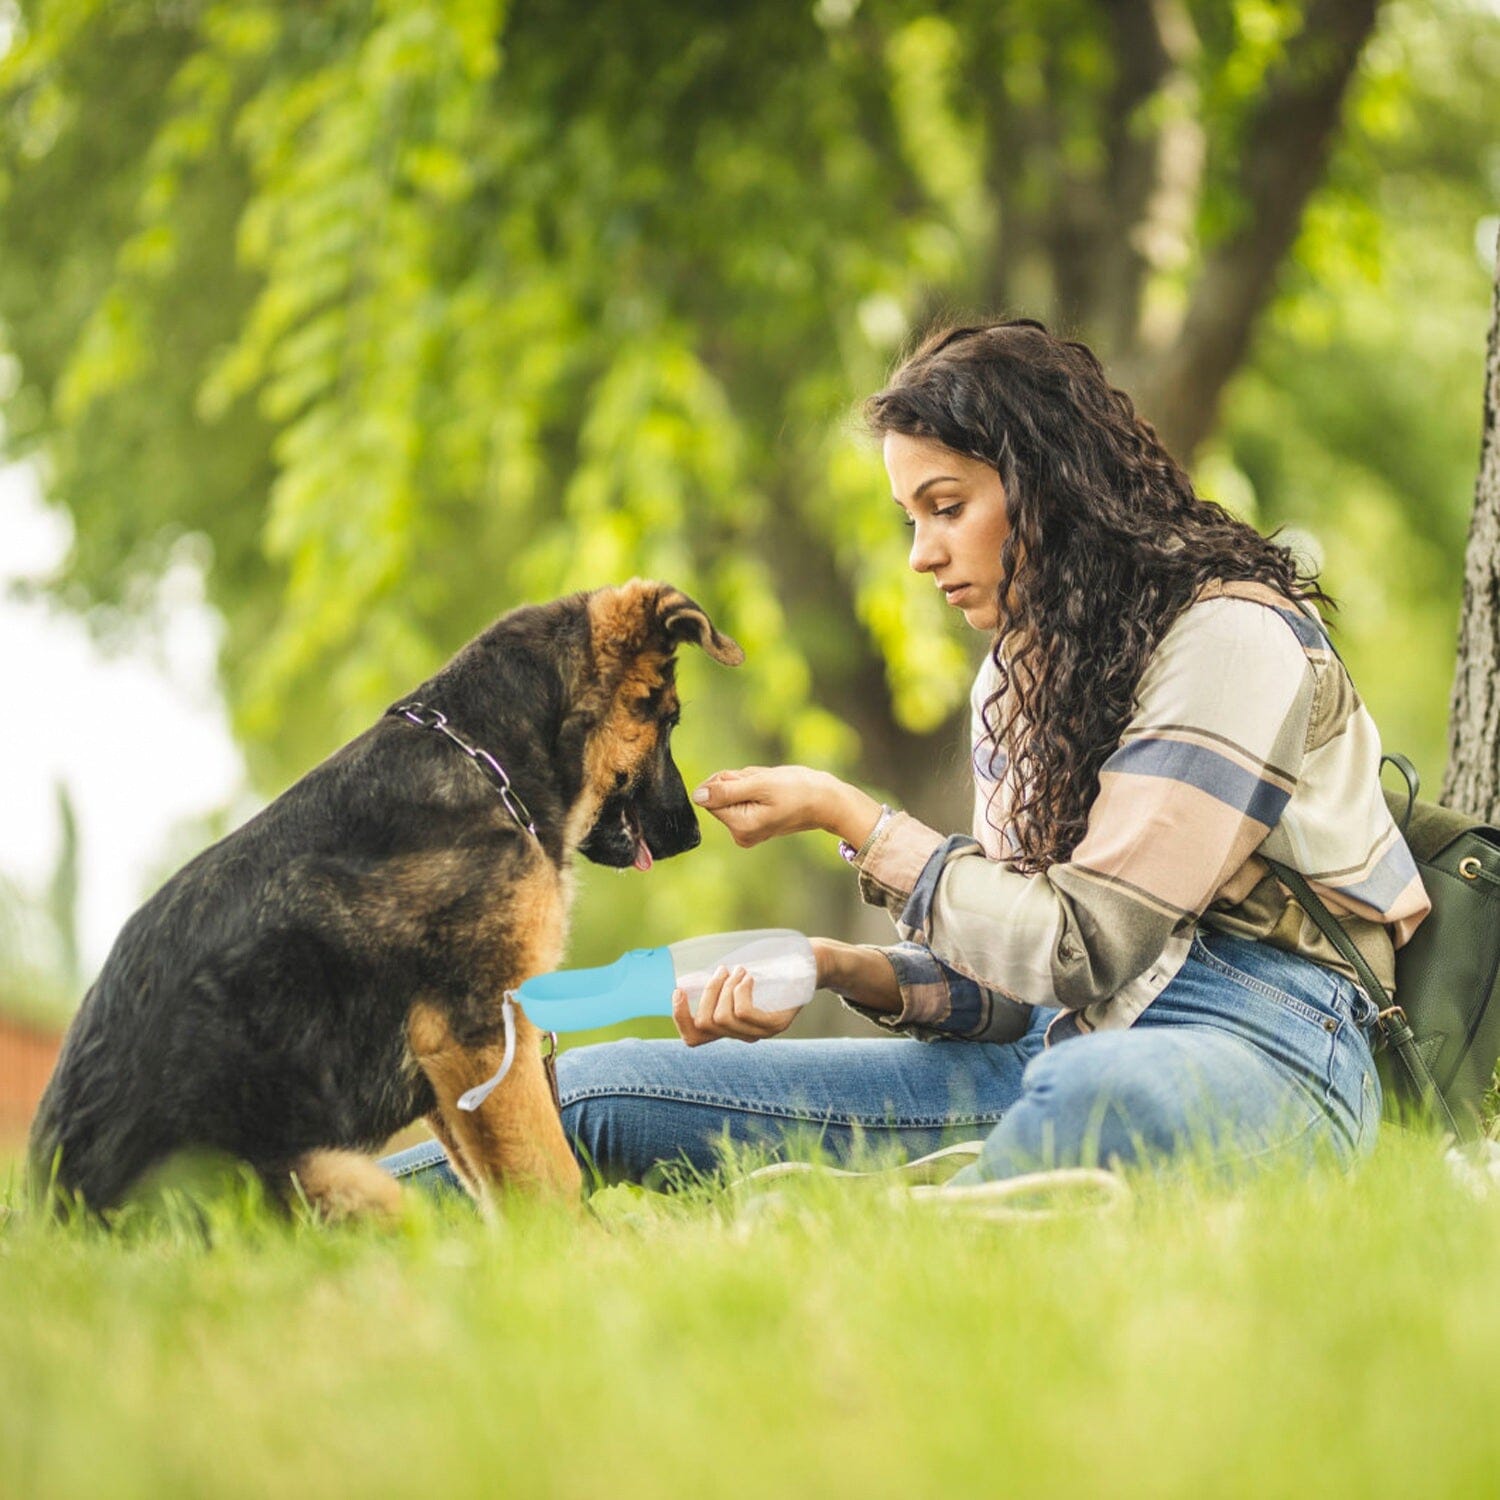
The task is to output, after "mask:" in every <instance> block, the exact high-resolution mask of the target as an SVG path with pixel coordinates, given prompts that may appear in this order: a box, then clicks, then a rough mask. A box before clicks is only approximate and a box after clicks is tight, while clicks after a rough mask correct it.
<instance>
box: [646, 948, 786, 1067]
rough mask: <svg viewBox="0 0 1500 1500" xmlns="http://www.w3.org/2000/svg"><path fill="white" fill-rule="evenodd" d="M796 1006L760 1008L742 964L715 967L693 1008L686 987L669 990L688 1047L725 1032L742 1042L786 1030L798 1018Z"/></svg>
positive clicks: (680, 1033)
mask: <svg viewBox="0 0 1500 1500" xmlns="http://www.w3.org/2000/svg"><path fill="white" fill-rule="evenodd" d="M799 1008H800V1007H796V1006H794V1007H793V1008H792V1009H791V1010H761V1009H760V1008H759V1007H758V1006H757V1005H756V1004H755V981H754V979H752V978H751V976H750V975H749V974H748V973H747V972H746V971H745V967H744V965H743V964H741V965H740V966H739V967H738V968H735V969H725V968H722V967H721V968H720V969H718V970H717V971H716V972H715V973H714V975H713V976H712V977H711V978H710V979H709V981H708V983H707V984H706V985H704V987H703V994H702V995H701V996H700V997H699V1000H698V1007H697V1010H696V1011H694V1010H693V1008H692V1007H690V1006H689V1005H688V999H687V991H686V990H673V991H672V1020H673V1021H674V1022H675V1023H676V1025H677V1034H678V1035H679V1036H680V1037H681V1038H682V1039H683V1041H685V1042H686V1043H687V1044H688V1046H689V1047H701V1046H702V1045H703V1044H704V1042H716V1041H718V1040H719V1038H720V1037H726V1036H732V1037H734V1038H735V1040H736V1041H741V1042H761V1041H764V1040H765V1039H766V1038H767V1037H768V1036H778V1035H779V1034H780V1033H781V1032H783V1031H785V1030H786V1029H787V1027H788V1026H790V1025H791V1024H792V1022H793V1021H795V1020H796V1019H797V1011H798V1009H799Z"/></svg>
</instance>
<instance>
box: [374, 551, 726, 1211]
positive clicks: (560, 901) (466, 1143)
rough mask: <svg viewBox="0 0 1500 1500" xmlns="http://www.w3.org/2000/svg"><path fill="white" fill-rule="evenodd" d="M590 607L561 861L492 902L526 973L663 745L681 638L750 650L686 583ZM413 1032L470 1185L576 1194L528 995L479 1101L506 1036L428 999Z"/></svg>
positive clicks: (437, 878) (414, 888) (545, 962)
mask: <svg viewBox="0 0 1500 1500" xmlns="http://www.w3.org/2000/svg"><path fill="white" fill-rule="evenodd" d="M587 607H588V613H589V627H590V634H591V644H592V648H593V649H592V655H593V661H592V662H591V664H590V674H589V675H590V681H588V682H587V683H584V684H580V685H579V690H578V692H577V694H576V697H575V708H576V710H577V711H580V712H583V713H585V714H586V715H587V716H588V718H589V719H590V720H591V721H592V724H593V728H592V729H591V731H590V733H589V737H588V741H587V743H586V745H585V747H584V756H583V778H582V781H583V785H582V790H581V792H580V794H579V796H578V798H577V800H576V801H575V802H574V804H573V806H572V807H571V808H569V810H568V813H567V818H566V822H565V825H564V829H563V847H564V861H563V867H562V869H561V870H554V869H553V868H552V867H551V866H550V865H548V866H546V867H541V868H538V869H536V870H534V871H529V872H528V873H527V874H526V875H524V876H522V877H520V878H519V879H517V880H516V881H515V882H513V883H512V885H511V886H510V888H509V890H508V892H507V897H506V900H505V902H504V904H503V905H502V906H500V907H498V908H497V909H496V911H495V914H494V920H495V922H496V923H497V924H499V925H498V927H497V932H496V937H497V940H498V939H499V938H500V937H501V936H502V935H503V936H508V937H509V938H510V940H511V941H512V942H513V941H514V940H515V936H516V935H517V934H520V933H524V934H527V935H528V938H529V941H528V943H527V945H526V947H525V950H524V952H523V953H522V954H521V955H519V960H518V962H519V968H520V972H519V973H517V975H516V978H515V980H514V983H515V984H517V985H519V984H520V983H521V982H522V981H523V980H524V979H525V978H527V977H528V976H529V975H532V974H540V973H547V972H549V971H550V970H552V969H555V968H557V967H558V965H559V964H560V963H561V962H562V956H563V951H564V948H565V945H566V941H567V917H568V906H569V898H570V896H571V874H570V871H569V868H568V859H569V857H571V855H572V853H573V851H574V850H576V849H577V848H578V847H579V845H580V844H581V843H582V842H583V840H584V839H585V838H586V837H587V835H588V832H589V830H590V829H591V828H592V827H593V826H594V823H595V822H596V821H597V819H598V815H599V809H600V808H601V807H602V806H603V805H604V803H605V801H606V800H607V799H608V798H609V796H610V795H611V794H612V792H613V791H614V790H615V786H616V782H617V778H618V776H619V775H620V774H621V773H623V774H624V776H625V778H626V779H627V781H631V780H634V779H635V777H636V775H637V773H638V772H639V771H640V770H641V768H642V766H643V765H644V763H645V762H646V761H647V760H648V759H649V758H650V757H651V755H652V754H653V753H654V752H655V750H656V747H657V744H658V741H659V739H660V737H661V733H662V727H661V726H662V722H663V720H665V719H666V718H668V717H670V715H671V714H672V712H673V710H674V709H675V708H676V706H677V701H678V700H677V693H676V690H675V686H674V684H673V682H672V664H673V661H674V658H675V651H676V646H677V644H678V642H679V641H680V640H682V639H687V638H688V637H689V635H691V636H692V638H693V639H695V640H696V642H697V644H699V645H701V646H702V647H703V649H704V650H705V651H707V652H708V653H709V654H710V655H711V656H713V657H714V658H715V659H716V660H718V661H721V662H725V663H727V664H729V665H731V666H737V665H739V663H740V662H742V661H743V660H744V652H742V651H741V650H740V648H739V647H738V646H737V645H736V644H735V643H734V642H733V641H732V640H730V639H729V638H728V637H727V636H724V635H721V634H720V633H719V632H718V631H717V630H716V629H714V627H713V625H712V624H711V623H710V622H709V619H708V616H707V615H706V614H704V612H703V611H702V610H701V609H700V608H699V607H698V606H697V605H696V604H694V603H693V601H692V600H691V599H689V598H688V596H687V595H686V594H684V593H682V592H681V591H680V590H678V589H673V588H668V587H666V586H664V585H662V584H659V583H653V582H649V581H647V580H645V579H639V578H636V579H632V580H631V581H630V582H629V583H626V584H623V585H622V586H621V587H619V588H607V589H599V590H596V591H595V592H594V593H592V594H590V595H589V596H588V604H587ZM648 700H650V702H651V703H652V704H653V705H654V707H653V708H652V709H651V710H650V711H649V712H648V711H644V705H645V704H646V703H647V701H648ZM452 873H453V874H454V875H458V874H460V873H461V872H460V871H458V870H454V871H453V872H452ZM398 889H399V890H400V893H401V895H404V896H406V897H408V898H409V899H410V900H411V902H412V903H413V904H414V905H415V906H416V907H417V908H421V907H422V906H423V905H424V904H425V901H426V899H427V897H426V892H427V891H429V890H430V891H432V892H434V893H438V892H441V891H442V889H444V880H443V873H442V870H441V868H439V867H427V868H423V867H421V866H416V867H414V868H413V869H411V870H410V871H401V872H399V874H398V878H397V880H396V882H395V884H394V885H393V886H392V887H391V895H392V897H393V898H395V897H396V896H397V892H398ZM497 1013H498V1006H497ZM407 1040H408V1044H409V1046H410V1049H411V1053H412V1056H413V1058H414V1060H415V1063H416V1065H417V1066H418V1067H420V1068H421V1069H422V1071H423V1073H424V1074H425V1075H426V1077H427V1080H428V1082H429V1084H430V1085H431V1086H432V1090H433V1093H434V1094H435V1095H436V1098H437V1108H436V1109H435V1110H434V1111H433V1112H432V1113H431V1114H430V1115H429V1116H428V1123H429V1125H430V1126H431V1128H432V1132H433V1134H434V1135H435V1136H436V1137H437V1139H438V1140H439V1141H440V1142H441V1143H442V1146H443V1149H444V1150H445V1151H447V1153H448V1156H449V1158H450V1159H451V1160H452V1162H453V1164H454V1168H455V1170H456V1171H457V1172H458V1174H459V1177H460V1178H461V1180H463V1182H464V1183H465V1185H466V1186H467V1187H468V1188H469V1191H470V1192H471V1193H473V1194H475V1196H476V1197H481V1198H482V1196H483V1194H484V1192H485V1190H486V1189H487V1187H488V1186H489V1185H490V1184H493V1183H496V1182H500V1183H504V1184H507V1185H514V1186H518V1187H524V1188H528V1189H531V1190H535V1191H544V1192H551V1193H558V1194H563V1195H567V1196H569V1197H572V1198H575V1199H576V1198H577V1196H578V1194H579V1192H580V1189H581V1185H582V1176H581V1173H580V1172H579V1169H578V1164H577V1162H576V1161H575V1160H574V1157H573V1153H572V1151H571V1150H570V1149H569V1148H568V1144H567V1141H566V1140H565V1139H564V1137H563V1133H562V1126H561V1122H560V1121H559V1120H558V1117H557V1110H556V1107H555V1106H554V1104H553V1100H552V1093H551V1088H550V1086H549V1084H548V1081H547V1076H546V1071H545V1069H544V1068H543V1065H542V1057H541V1045H540V1041H541V1034H540V1033H539V1032H538V1031H537V1029H536V1027H535V1026H533V1025H532V1023H531V1022H530V1021H529V1020H527V1018H526V1017H525V1016H524V1015H523V1014H522V1013H521V1012H520V1010H519V1007H518V1009H517V1015H516V1055H515V1060H514V1062H513V1063H512V1064H511V1071H510V1073H509V1075H508V1076H507V1078H506V1079H505V1081H504V1083H503V1084H502V1085H501V1086H500V1087H499V1088H498V1089H496V1090H495V1091H494V1093H492V1094H491V1095H490V1096H489V1098H488V1099H486V1100H485V1102H484V1103H483V1104H482V1105H481V1106H480V1107H479V1109H478V1110H476V1111H474V1112H472V1113H470V1112H467V1111H464V1110H460V1109H459V1108H458V1099H459V1096H460V1095H462V1094H463V1093H465V1092H466V1091H467V1090H468V1089H470V1088H472V1087H473V1086H474V1085H475V1084H477V1083H480V1082H482V1081H483V1080H484V1079H486V1078H489V1077H491V1076H492V1075H493V1074H494V1073H495V1071H496V1070H497V1069H498V1067H499V1066H500V1061H501V1059H502V1057H503V1055H504V1041H503V1038H500V1037H497V1038H496V1039H495V1040H494V1041H493V1042H490V1043H486V1044H485V1045H483V1046H479V1047H470V1048H466V1047H464V1046H463V1045H461V1044H460V1043H459V1041H458V1039H457V1038H456V1037H455V1036H454V1035H453V1032H452V1030H451V1028H450V1026H449V1023H448V1021H447V1019H446V1018H445V1016H444V1015H443V1014H442V1013H441V1012H440V1011H439V1010H437V1009H436V1008H435V1007H433V1006H430V1005H428V1004H426V1003H424V1002H421V1001H419V1002H418V1003H417V1004H416V1005H414V1006H413V1007H412V1010H411V1013H410V1016H409V1020H408V1025H407Z"/></svg>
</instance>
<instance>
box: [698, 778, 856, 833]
mask: <svg viewBox="0 0 1500 1500" xmlns="http://www.w3.org/2000/svg"><path fill="white" fill-rule="evenodd" d="M856 798H857V799H859V800H860V801H862V802H868V803H869V805H870V806H871V807H872V808H874V809H875V816H878V815H879V811H880V804H879V803H877V802H875V801H874V800H873V799H871V798H869V797H866V796H865V794H864V793H863V792H861V791H859V790H858V789H857V788H856V787H852V786H850V785H849V784H848V783H847V782H843V781H840V780H839V779H838V777H837V776H833V775H831V774H830V773H829V772H827V771H815V770H813V769H812V768H811V767H810V766H745V767H743V768H742V769H740V770H738V771H716V772H715V773H714V774H713V775H712V776H710V777H709V778H708V780H707V781H705V782H704V783H703V785H702V786H700V787H699V788H698V789H697V791H695V792H694V793H693V801H694V802H696V803H697V804H698V806H699V807H702V808H705V809H707V811H709V812H711V813H712V814H713V815H714V817H716V818H717V819H718V820H719V821H720V822H721V823H722V824H723V825H724V826H725V827H726V828H727V829H728V830H729V832H730V835H731V836H732V837H733V839H734V841H735V843H736V844H738V845H739V846H740V848H741V849H749V848H751V847H753V846H754V845H756V844H760V843H764V842H765V840H766V839H774V838H779V837H780V836H781V835H782V834H785V833H806V832H808V831H809V830H811V829H825V830H827V831H828V832H840V833H842V826H843V824H844V823H845V822H846V821H847V820H848V818H849V817H850V815H851V811H852V809H851V802H852V801H853V799H856ZM873 821H874V819H873V817H872V819H871V822H873Z"/></svg>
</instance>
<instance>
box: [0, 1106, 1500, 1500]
mask: <svg viewBox="0 0 1500 1500" xmlns="http://www.w3.org/2000/svg"><path fill="white" fill-rule="evenodd" d="M18 1200H19V1195H18V1193H17V1192H16V1190H15V1189H14V1188H13V1189H12V1190H11V1193H10V1196H9V1201H10V1202H12V1203H17V1202H18ZM408 1200H409V1201H408V1206H407V1210H406V1215H405V1218H404V1220H403V1221H402V1222H401V1224H400V1225H399V1226H398V1227H396V1228H394V1229H389V1230H375V1229H371V1228H339V1229H330V1228H328V1227H326V1226H319V1225H314V1224H310V1223H303V1222H295V1223H291V1224H287V1223H284V1222H280V1221H277V1220H274V1219H272V1218H270V1217H268V1216H267V1215H266V1214H265V1213H264V1211H262V1210H259V1209H257V1208H256V1207H255V1205H254V1203H253V1201H252V1200H250V1199H249V1198H246V1197H244V1196H243V1195H241V1196H240V1197H236V1196H235V1195H233V1194H231V1195H229V1196H227V1197H225V1198H222V1199H220V1200H219V1201H218V1202H217V1203H216V1204H215V1205H213V1206H211V1207H209V1208H208V1209H207V1210H206V1212H205V1215H204V1216H203V1217H202V1218H200V1219H195V1218H194V1217H193V1216H191V1215H188V1214H186V1213H183V1212H179V1213H177V1214H175V1215H174V1214H172V1213H167V1214H164V1215H161V1216H159V1217H157V1218H156V1219H154V1220H151V1221H140V1222H137V1223H136V1224H134V1225H133V1226H127V1228H126V1229H125V1230H123V1231H121V1232H118V1233H116V1234H115V1235H113V1236H107V1235H105V1234H103V1233H102V1232H96V1231H91V1230H88V1229H83V1228H71V1229H57V1228H53V1227H50V1226H46V1225H41V1224H38V1223H36V1222H34V1221H32V1220H31V1219H30V1218H29V1217H28V1216H27V1214H26V1213H24V1212H23V1211H20V1210H19V1208H18V1209H17V1210H16V1211H14V1212H13V1213H12V1214H11V1216H10V1217H9V1218H8V1220H6V1221H5V1223H4V1225H3V1226H0V1325H3V1327H4V1329H5V1356H4V1358H3V1360H0V1493H3V1494H5V1495H7V1496H18V1497H19V1496H30V1495H48V1496H65V1495H66V1496H73V1495H77V1496H89V1497H91V1500H108V1497H115V1496H158V1495H197V1494H214V1495H226V1496H236V1495H243V1496H257V1497H259V1496H264V1495H278V1496H288V1495H319V1496H324V1497H332V1496H343V1495H349V1496H371V1495H417V1494H422V1495H450V1496H464V1495H479V1494H496V1493H499V1494H506V1495H576V1496H596V1495H597V1496H612V1497H621V1500H623V1497H628V1496H635V1495H653V1496H654V1495H736V1496H738V1495H744V1496H754V1497H757V1500H761V1497H769V1496H775V1495H782V1494H804V1495H850V1496H855V1495H857V1496H861V1497H876V1496H892V1497H895V1496H900V1497H903V1500H905V1497H920V1496H928V1495H930V1496H948V1495H954V1494H960V1495H968V1494H985V1495H995V1494H1003V1495H1006V1496H1017V1495H1065V1496H1078V1495H1213V1496H1237V1495H1247V1496H1248V1495H1256V1496H1265V1495H1354V1494H1358V1495H1366V1496H1384V1495H1391V1496H1396V1495H1399V1496H1403V1497H1409V1496H1412V1495H1424V1496H1426V1495H1480V1494H1489V1493H1493V1490H1494V1484H1495V1475H1496V1473H1497V1471H1500V1426H1497V1424H1496V1423H1495V1421H1494V1420H1493V1413H1492V1411H1491V1405H1492V1400H1491V1397H1492V1392H1493V1390H1494V1365H1495V1349H1496V1347H1497V1341H1500V1299H1497V1298H1496V1296H1495V1287H1496V1285H1497V1282H1500V1201H1497V1200H1495V1199H1493V1198H1491V1199H1489V1200H1485V1201H1475V1200H1473V1199H1471V1198H1470V1197H1469V1196H1467V1195H1466V1193H1465V1192H1464V1191H1463V1190H1462V1189H1461V1188H1460V1187H1459V1186H1458V1185H1457V1184H1456V1183H1455V1181H1454V1180H1453V1179H1452V1178H1451V1177H1450V1176H1449V1174H1448V1173H1447V1172H1446V1171H1445V1170H1444V1169H1443V1167H1442V1165H1441V1163H1440V1161H1439V1160H1438V1158H1437V1155H1436V1153H1435V1150H1434V1148H1433V1146H1432V1145H1431V1143H1423V1142H1420V1141H1418V1140H1415V1139H1412V1138H1407V1137H1403V1136H1400V1135H1398V1134H1396V1133H1392V1134H1391V1137H1390V1138H1389V1139H1388V1140H1387V1141H1386V1142H1384V1143H1383V1145H1382V1147H1381V1149H1380V1151H1379V1153H1378V1154H1377V1155H1376V1157H1375V1158H1374V1159H1373V1161H1372V1162H1371V1163H1370V1164H1369V1165H1368V1166H1367V1167H1366V1168H1365V1169H1364V1170H1363V1171H1362V1172H1361V1173H1360V1174H1359V1175H1358V1176H1356V1177H1354V1178H1352V1179H1346V1178H1343V1177H1339V1176H1337V1175H1335V1174H1333V1173H1331V1172H1330V1173H1314V1174H1313V1175H1311V1176H1301V1175H1299V1176H1290V1175H1282V1176H1275V1175H1272V1176H1268V1177H1264V1178H1261V1179H1259V1180H1257V1181H1256V1182H1254V1183H1253V1184H1251V1185H1250V1186H1248V1187H1247V1188H1242V1189H1241V1190H1239V1191H1237V1192H1230V1191H1227V1190H1224V1189H1222V1188H1214V1187H1210V1186H1206V1185H1203V1184H1201V1183H1197V1182H1194V1181H1193V1180H1192V1179H1191V1178H1190V1177H1186V1176H1177V1177H1173V1178H1171V1179H1164V1180H1160V1181H1150V1180H1145V1181H1138V1182H1137V1183H1136V1184H1135V1195H1134V1199H1133V1202H1132V1203H1131V1204H1130V1205H1129V1206H1128V1207H1127V1208H1125V1209H1123V1210H1118V1211H1116V1212H1113V1213H1109V1214H1092V1215H1081V1216H1077V1217H1058V1218H1052V1219H1045V1220H1037V1221H1034V1222H1033V1221H1027V1222H1020V1223H993V1222H983V1221H978V1220H969V1219H956V1218H947V1217H939V1216H937V1215H935V1214H934V1213H932V1212H931V1211H929V1210H926V1209H924V1208H919V1207H917V1206H915V1205H913V1204H911V1203H910V1202H904V1203H895V1202H892V1201H891V1200H890V1199H889V1197H888V1195H887V1188H886V1187H885V1185H883V1184H880V1183H877V1182H869V1181H859V1182H852V1183H851V1182H849V1181H847V1180H837V1179H835V1180H828V1179H823V1180H821V1181H818V1180H812V1181H808V1180H798V1181H795V1182H793V1183H792V1184H791V1185H790V1186H788V1187H783V1188H782V1189H781V1191H780V1194H779V1196H778V1198H776V1199H775V1200H773V1201H771V1202H770V1203H766V1202H765V1201H763V1200H757V1199H754V1198H750V1199H746V1198H744V1197H743V1196H742V1195H739V1194H735V1193H733V1192H730V1191H728V1190H724V1189H720V1188H716V1187H712V1186H707V1185H700V1186H698V1187H697V1188H695V1189H693V1190H690V1191H687V1192H684V1193H680V1194H678V1195H675V1196H672V1197H663V1196H657V1195H651V1194H647V1193H645V1192H644V1191H643V1190H640V1189H635V1188H614V1189H608V1190H606V1191H605V1192H603V1193H602V1194H600V1195H598V1196H596V1198H595V1199H594V1200H593V1202H594V1204H595V1206H596V1212H595V1214H594V1215H591V1216H590V1217H589V1218H587V1219H586V1220H584V1221H581V1222H575V1221H573V1220H571V1219H570V1218H568V1217H567V1216H566V1215H563V1214H561V1213H557V1212H543V1211H539V1210H532V1211H523V1210H521V1209H519V1208H517V1207H514V1206H512V1207H511V1208H509V1209H508V1210H507V1212H506V1213H505V1215H504V1216H503V1217H502V1218H501V1219H499V1220H497V1222H495V1223H494V1224H485V1223H483V1222H481V1221H480V1220H479V1219H478V1218H477V1217H476V1216H475V1215H474V1214H473V1213H472V1212H471V1211H470V1209H469V1208H468V1205H467V1204H466V1203H464V1202H461V1201H454V1202H453V1203H452V1204H451V1206H435V1205H434V1204H432V1203H431V1202H429V1201H424V1200H419V1199H417V1198H416V1197H415V1196H414V1195H408Z"/></svg>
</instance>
